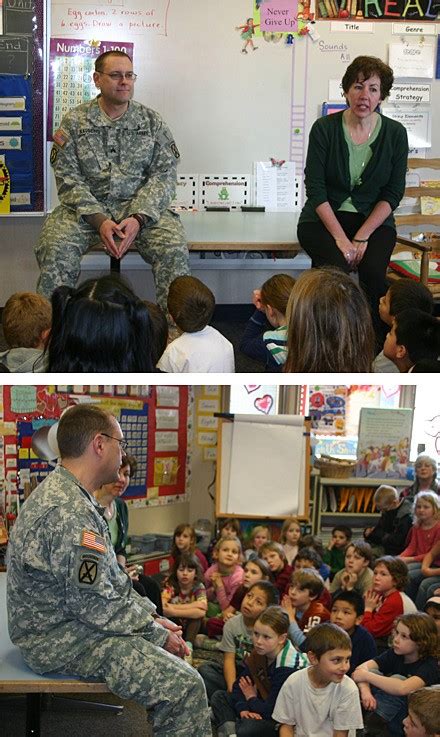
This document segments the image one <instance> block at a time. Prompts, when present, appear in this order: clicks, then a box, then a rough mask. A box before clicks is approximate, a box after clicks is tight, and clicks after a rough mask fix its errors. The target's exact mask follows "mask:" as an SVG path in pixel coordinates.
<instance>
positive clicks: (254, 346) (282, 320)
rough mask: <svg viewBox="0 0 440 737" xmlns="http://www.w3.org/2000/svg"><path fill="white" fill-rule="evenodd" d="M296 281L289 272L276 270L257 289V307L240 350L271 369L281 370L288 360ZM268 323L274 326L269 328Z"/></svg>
mask: <svg viewBox="0 0 440 737" xmlns="http://www.w3.org/2000/svg"><path fill="white" fill-rule="evenodd" d="M294 284H295V279H293V277H291V276H289V274H275V275H274V276H271V278H270V279H268V280H267V281H265V282H264V284H263V286H262V287H261V289H254V293H253V298H252V302H253V304H254V305H255V307H256V310H255V312H254V314H253V315H252V317H251V318H250V320H249V321H248V323H247V325H246V328H245V331H244V334H243V337H242V339H241V342H240V350H241V351H242V352H243V353H244V354H245V355H246V356H249V357H250V358H253V359H255V360H256V361H261V363H263V364H264V365H265V367H266V370H267V371H280V370H281V367H282V366H283V364H284V363H285V360H286V356H287V347H286V343H287V327H286V308H287V303H288V301H289V297H290V292H291V291H292V288H293V286H294ZM268 323H269V324H270V326H271V327H272V328H273V329H268V327H269V326H268Z"/></svg>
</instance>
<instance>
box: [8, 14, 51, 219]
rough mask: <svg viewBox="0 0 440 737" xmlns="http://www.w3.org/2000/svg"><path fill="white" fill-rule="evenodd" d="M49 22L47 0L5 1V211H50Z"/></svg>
mask: <svg viewBox="0 0 440 737" xmlns="http://www.w3.org/2000/svg"><path fill="white" fill-rule="evenodd" d="M43 24H44V0H22V1H20V2H18V1H17V0H0V165H2V170H1V173H0V214H2V213H7V212H9V211H10V212H13V213H14V212H15V213H25V212H35V211H43V209H44V174H43V170H44V152H45V144H44V89H45V88H44V54H45V28H44V25H43ZM3 166H5V167H6V170H5V169H3Z"/></svg>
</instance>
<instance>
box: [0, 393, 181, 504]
mask: <svg viewBox="0 0 440 737" xmlns="http://www.w3.org/2000/svg"><path fill="white" fill-rule="evenodd" d="M129 389H130V394H128V391H129ZM136 392H138V393H136ZM1 394H2V397H1V405H0V406H1V415H2V416H1V417H0V481H1V482H2V483H0V488H1V489H2V492H1V494H2V495H3V498H0V507H2V508H3V509H5V510H6V511H7V512H11V511H15V512H16V511H17V510H18V508H19V506H20V504H21V503H22V502H23V501H24V500H25V499H26V498H27V496H28V495H29V494H30V493H31V492H32V491H33V489H34V488H35V487H36V486H37V485H38V484H39V483H40V482H41V481H42V480H43V479H44V478H45V477H46V476H47V474H48V473H50V471H51V470H52V469H53V466H54V464H51V463H48V462H47V461H45V460H43V459H41V458H38V457H37V456H36V455H35V453H34V452H33V450H32V447H31V443H32V435H33V433H34V432H35V431H36V430H38V429H39V428H40V427H42V426H45V425H51V424H53V423H54V422H56V421H57V420H59V418H60V416H61V413H62V412H63V410H64V409H65V408H66V407H68V406H70V405H72V404H78V403H81V402H83V403H87V402H91V401H92V402H94V403H96V404H99V405H100V406H102V407H103V408H105V409H107V410H109V411H110V412H112V413H113V414H114V416H115V417H116V419H117V420H118V422H119V423H120V425H121V429H122V432H123V434H124V438H125V439H126V440H127V443H128V448H127V453H128V454H130V455H133V456H134V457H135V458H136V460H137V462H138V466H137V470H136V473H135V475H134V476H133V477H132V479H131V482H130V486H129V487H128V489H127V491H126V492H125V494H124V499H125V500H126V501H127V503H128V504H129V505H130V504H131V505H133V506H157V505H164V504H169V503H172V502H177V501H185V500H186V499H187V498H188V493H189V476H190V471H189V461H190V458H189V452H190V451H189V447H190V444H189V443H188V437H189V430H190V427H191V422H190V416H191V413H192V393H191V390H190V389H189V388H188V387H185V386H157V387H156V386H148V387H147V386H145V387H140V386H139V387H130V388H129V387H127V386H112V387H109V386H106V387H104V386H94V387H93V386H56V387H55V386H52V387H49V386H4V387H2V390H1Z"/></svg>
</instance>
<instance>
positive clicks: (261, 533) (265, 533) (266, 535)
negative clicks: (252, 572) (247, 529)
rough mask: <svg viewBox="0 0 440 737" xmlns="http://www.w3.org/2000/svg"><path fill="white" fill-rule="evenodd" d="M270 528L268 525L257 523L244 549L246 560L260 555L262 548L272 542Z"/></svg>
mask: <svg viewBox="0 0 440 737" xmlns="http://www.w3.org/2000/svg"><path fill="white" fill-rule="evenodd" d="M270 540H271V537H270V529H269V527H268V526H267V525H256V527H254V528H253V529H252V531H251V534H250V535H249V543H248V547H247V548H246V550H245V551H244V556H245V558H246V560H253V559H254V558H258V556H259V555H260V548H261V546H262V545H264V544H265V543H267V542H270Z"/></svg>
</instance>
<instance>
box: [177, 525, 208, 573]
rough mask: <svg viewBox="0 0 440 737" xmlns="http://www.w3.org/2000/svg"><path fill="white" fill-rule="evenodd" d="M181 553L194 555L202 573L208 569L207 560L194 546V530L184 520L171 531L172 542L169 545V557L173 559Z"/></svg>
mask: <svg viewBox="0 0 440 737" xmlns="http://www.w3.org/2000/svg"><path fill="white" fill-rule="evenodd" d="M182 553H189V554H190V555H195V556H196V558H197V560H198V561H199V565H200V568H201V569H202V573H205V571H207V570H208V561H207V560H206V558H205V556H204V555H203V553H202V551H201V550H199V549H198V548H196V531H195V529H194V527H192V525H187V524H186V523H185V522H182V524H180V525H177V527H176V529H175V530H174V533H173V542H172V545H171V558H172V560H173V561H175V560H176V559H177V558H178V557H179V555H182Z"/></svg>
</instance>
